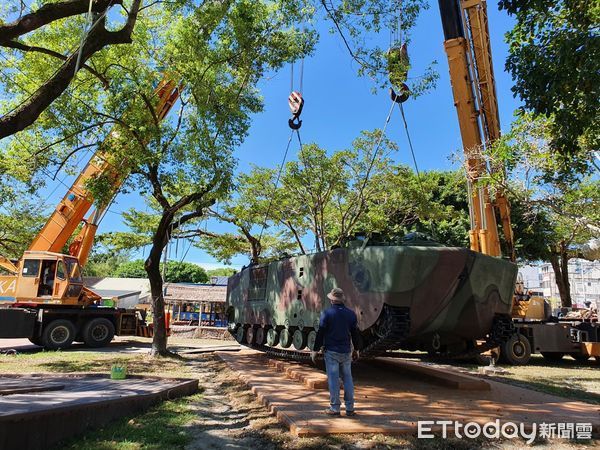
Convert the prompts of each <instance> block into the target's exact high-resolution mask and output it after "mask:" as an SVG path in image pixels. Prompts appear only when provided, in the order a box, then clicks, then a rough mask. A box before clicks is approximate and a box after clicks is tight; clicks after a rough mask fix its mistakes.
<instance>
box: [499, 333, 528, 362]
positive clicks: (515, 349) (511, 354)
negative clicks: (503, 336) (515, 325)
mask: <svg viewBox="0 0 600 450" xmlns="http://www.w3.org/2000/svg"><path fill="white" fill-rule="evenodd" d="M502 354H503V355H504V358H505V359H506V361H507V362H508V363H509V364H512V365H513V366H523V365H525V364H527V363H528V362H529V359H530V358H531V345H530V344H529V340H528V339H527V338H526V337H525V336H520V335H518V334H513V335H512V336H511V337H510V339H508V341H506V342H505V343H504V344H502Z"/></svg>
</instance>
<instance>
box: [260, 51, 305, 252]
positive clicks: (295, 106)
mask: <svg viewBox="0 0 600 450" xmlns="http://www.w3.org/2000/svg"><path fill="white" fill-rule="evenodd" d="M291 66H292V67H291V75H290V91H291V94H290V96H289V97H288V105H289V107H290V111H291V112H292V118H291V119H289V120H288V125H289V127H290V128H291V130H292V132H291V133H290V137H289V139H288V142H287V145H286V147H285V152H284V154H283V160H282V161H281V164H280V165H279V171H278V172H277V178H276V179H275V185H274V187H273V194H272V195H271V198H270V199H269V205H268V206H267V211H266V212H265V217H264V219H263V223H262V228H261V230H260V234H259V236H258V243H259V245H260V241H261V239H262V236H263V232H264V231H265V228H266V226H267V220H268V218H269V214H270V212H271V207H272V206H273V197H274V196H275V191H276V190H277V187H278V186H279V180H280V178H281V174H282V172H283V168H284V166H285V161H286V159H287V155H288V152H289V150H290V145H291V143H292V138H293V137H294V131H295V132H296V133H297V134H298V142H299V143H300V149H301V150H302V140H301V139H300V127H301V126H302V121H301V120H300V114H301V113H302V108H303V107H304V99H303V98H302V94H301V92H302V88H303V82H304V58H302V60H301V61H300V86H299V89H300V90H299V91H298V92H297V91H294V63H292V64H291Z"/></svg>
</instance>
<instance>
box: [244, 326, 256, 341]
mask: <svg viewBox="0 0 600 450" xmlns="http://www.w3.org/2000/svg"><path fill="white" fill-rule="evenodd" d="M255 337H256V330H255V329H254V327H253V326H252V325H250V326H249V327H248V328H246V343H247V344H248V345H252V344H254V338H255Z"/></svg>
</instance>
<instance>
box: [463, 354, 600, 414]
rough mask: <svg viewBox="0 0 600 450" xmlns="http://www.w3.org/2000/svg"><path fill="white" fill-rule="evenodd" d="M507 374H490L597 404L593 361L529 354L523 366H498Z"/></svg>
mask: <svg viewBox="0 0 600 450" xmlns="http://www.w3.org/2000/svg"><path fill="white" fill-rule="evenodd" d="M457 366H458V367H462V368H465V369H469V371H475V372H476V371H477V370H478V366H475V365H472V364H457ZM499 367H501V368H502V369H505V370H506V371H508V374H505V375H497V376H495V377H493V379H494V380H496V381H502V382H506V383H510V384H514V385H517V386H521V387H525V388H529V389H533V390H536V391H540V392H545V393H548V394H552V395H557V396H559V397H565V398H569V399H573V400H579V401H583V402H587V403H593V404H600V365H599V364H598V363H596V362H595V361H593V360H590V361H588V362H586V363H579V362H577V361H575V360H573V359H571V358H569V357H565V358H564V359H563V360H561V361H558V362H548V361H546V360H545V359H544V358H543V357H542V356H541V355H532V356H531V361H530V362H529V364H528V365H526V366H510V365H500V366H499Z"/></svg>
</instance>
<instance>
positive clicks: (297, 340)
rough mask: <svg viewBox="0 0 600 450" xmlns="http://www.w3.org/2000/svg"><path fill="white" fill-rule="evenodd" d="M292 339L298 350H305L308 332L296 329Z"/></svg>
mask: <svg viewBox="0 0 600 450" xmlns="http://www.w3.org/2000/svg"><path fill="white" fill-rule="evenodd" d="M292 341H293V343H294V348H295V349H296V350H304V349H305V348H306V333H304V332H303V331H302V330H296V331H294V336H293V338H292Z"/></svg>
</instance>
